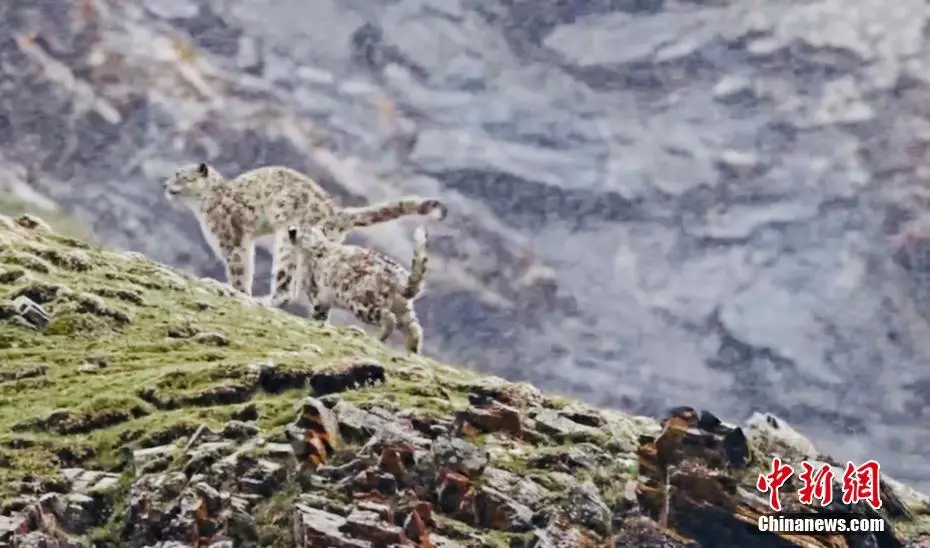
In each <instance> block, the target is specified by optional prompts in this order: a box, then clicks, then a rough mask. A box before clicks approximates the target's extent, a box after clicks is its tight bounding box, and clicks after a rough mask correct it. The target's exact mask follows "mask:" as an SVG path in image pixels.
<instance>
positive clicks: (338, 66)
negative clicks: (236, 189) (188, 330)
mask: <svg viewBox="0 0 930 548" xmlns="http://www.w3.org/2000/svg"><path fill="white" fill-rule="evenodd" d="M928 13H930V7H928V5H927V4H926V3H925V2H923V1H922V0H899V1H896V2H891V3H889V2H878V1H877V0H845V1H842V2H841V1H839V0H821V1H818V0H775V1H772V0H768V1H764V2H763V1H761V0H735V1H732V2H729V1H726V0H704V1H702V0H692V1H687V0H680V1H672V0H665V1H663V0H588V1H585V2H581V1H572V0H559V1H543V0H538V1H533V2H531V1H528V0H481V1H478V0H381V1H371V0H365V1H360V0H339V1H337V0H314V1H313V2H306V1H303V0H275V1H274V2H268V1H266V0H146V1H139V2H123V1H117V0H68V1H65V0H7V1H5V2H3V3H2V4H0V196H2V198H0V210H3V211H0V212H10V211H21V210H23V209H28V210H30V211H37V212H42V213H43V214H44V215H50V216H51V217H53V221H54V222H55V223H57V225H58V226H59V227H63V229H64V230H67V231H69V232H86V233H88V234H93V236H94V238H96V240H97V241H99V242H101V243H104V244H107V245H111V246H115V247H119V248H123V249H131V250H136V251H140V252H143V253H145V254H147V255H149V256H150V257H152V258H153V259H156V260H158V261H162V262H166V263H169V264H172V265H177V266H181V267H184V268H186V269H188V270H190V271H194V272H197V273H199V274H201V275H204V276H212V277H216V278H219V279H222V277H223V275H222V271H223V269H222V266H221V264H220V263H219V261H218V260H217V259H216V258H214V257H212V256H211V254H210V252H209V251H208V248H207V246H206V244H205V242H204V241H203V238H202V237H201V235H200V232H199V229H198V227H197V225H196V222H195V221H194V218H193V217H192V216H191V215H190V214H189V213H187V212H186V211H184V210H182V209H179V208H177V207H173V206H171V205H170V204H169V203H167V202H166V201H165V200H164V198H163V197H162V193H161V183H162V181H163V179H164V178H165V177H166V176H167V175H168V174H169V173H170V172H171V171H172V170H173V169H175V168H176V167H177V166H178V164H180V163H187V162H191V161H207V162H209V163H211V164H212V165H214V166H215V167H216V168H218V169H219V170H220V171H222V172H223V173H224V174H226V175H228V176H234V175H237V174H238V173H240V172H242V171H245V170H248V169H251V168H254V167H257V166H260V165H269V164H283V165H287V166H290V167H293V168H295V169H298V170H301V171H304V172H306V173H309V174H311V175H312V176H314V177H316V178H317V179H318V180H319V181H320V182H321V183H322V184H323V185H324V186H325V187H326V188H327V189H329V190H330V191H331V192H333V193H334V194H335V195H337V196H338V197H339V198H340V200H341V201H342V202H343V203H344V204H347V205H356V204H362V203H366V202H375V201H381V200H387V199H391V198H396V197H400V196H402V195H404V194H420V195H434V196H441V197H442V198H443V199H444V200H446V201H447V203H448V204H449V206H450V209H451V215H450V218H449V219H448V221H447V222H446V223H443V224H442V225H436V224H434V225H433V226H432V227H431V230H432V233H433V234H432V242H431V248H432V250H433V253H434V258H435V260H434V262H433V263H432V265H433V270H432V273H431V278H430V280H431V281H430V284H431V285H430V289H429V292H428V295H427V296H426V297H424V298H423V299H422V300H421V301H420V302H419V303H418V309H419V310H420V311H421V315H422V317H423V320H424V324H425V329H426V331H427V337H428V345H427V352H428V353H429V354H432V355H434V356H437V357H441V358H443V359H445V360H448V361H451V362H452V363H461V364H466V365H469V366H472V367H474V368H476V369H480V370H484V371H489V372H493V373H496V374H499V375H501V376H504V377H507V378H509V379H512V380H527V381H531V382H533V383H535V384H537V385H539V386H540V387H541V388H544V389H546V390H554V391H559V392H563V393H566V394H572V395H575V396H579V397H581V398H583V399H585V400H587V401H589V402H591V403H594V404H599V405H608V406H614V407H617V408H621V409H625V410H629V411H633V412H638V413H643V414H662V412H663V411H664V410H665V409H666V408H667V407H669V406H671V405H676V404H687V405H694V406H703V407H707V408H709V409H711V410H713V411H714V412H715V413H717V414H719V415H720V416H722V417H724V418H726V419H729V420H733V421H736V420H741V419H743V418H745V417H746V416H747V415H749V414H750V413H751V412H752V411H754V410H767V411H772V412H774V413H776V414H779V415H781V416H782V417H783V418H785V419H787V420H788V421H789V422H791V423H793V424H795V425H797V426H799V427H800V429H801V430H802V431H804V432H805V433H806V434H808V435H809V436H811V437H812V438H813V439H815V440H817V441H818V442H819V444H820V447H821V449H823V450H825V451H829V452H832V453H833V454H835V455H836V456H837V457H839V458H848V459H851V460H855V461H863V460H866V459H871V458H876V459H878V460H879V461H880V462H881V463H882V464H883V465H884V467H883V468H884V470H885V471H886V472H889V473H892V474H893V475H895V476H896V477H897V478H898V479H901V480H905V481H907V482H909V483H912V484H914V485H915V486H919V487H922V488H924V489H927V488H930V462H928V461H927V459H926V457H925V450H924V448H925V447H926V445H927V444H928V442H930V430H928V429H927V424H928V419H930V417H928V415H930V407H928V404H930V330H928V323H927V322H928V318H930V314H928V312H930V299H928V296H930V291H928V290H930V275H928V274H930V268H928V263H930V261H928V260H927V258H928V257H930V255H928V249H927V248H926V247H925V246H923V245H921V244H920V242H919V241H918V240H914V241H915V242H916V245H913V246H910V247H908V248H907V249H905V250H897V248H896V247H895V246H893V245H892V243H890V241H889V236H891V235H893V234H896V233H898V232H900V231H901V230H902V227H905V228H906V223H909V222H910V223H916V225H915V226H918V227H919V226H921V223H922V222H923V221H924V218H923V217H921V215H920V211H921V209H922V208H923V207H924V206H925V205H926V204H927V202H928V200H926V197H927V196H928V195H930V193H928V192H927V191H928V190H930V189H928V188H927V186H926V181H927V179H928V174H930V171H928V169H927V167H925V165H926V164H927V162H925V157H926V156H927V154H928V151H930V148H928V146H927V145H928V143H930V120H928V115H930V47H928V46H930V42H928V38H927V20H928ZM416 222H418V221H417V220H416V219H410V220H405V221H403V222H396V223H390V224H386V225H381V226H378V227H373V228H371V229H366V230H365V231H361V232H360V235H359V238H358V239H359V241H363V242H365V243H366V245H372V246H375V247H378V248H380V249H383V250H385V251H387V252H390V253H393V254H396V255H397V256H398V257H401V258H404V260H406V257H407V256H408V255H409V253H410V236H409V234H410V231H411V226H412V224H414V223H416ZM928 226H930V225H928ZM927 232H928V233H930V230H928V231H927ZM259 259H260V261H259V265H258V273H259V278H258V281H257V285H256V291H255V292H256V294H259V295H260V294H264V293H266V292H267V288H268V286H269V284H270V280H269V268H270V264H269V260H268V254H267V253H261V254H260V255H259Z"/></svg>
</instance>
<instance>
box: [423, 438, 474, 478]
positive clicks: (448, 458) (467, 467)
mask: <svg viewBox="0 0 930 548" xmlns="http://www.w3.org/2000/svg"><path fill="white" fill-rule="evenodd" d="M432 452H433V458H434V459H435V461H436V464H437V466H439V467H440V468H446V467H448V468H450V469H452V470H454V471H456V472H460V473H462V474H465V475H466V476H468V477H476V476H479V475H481V474H482V473H483V472H484V468H485V466H487V465H488V455H487V452H486V451H482V450H481V449H479V448H477V447H475V446H474V445H472V444H470V443H468V442H467V441H465V440H463V439H459V438H439V439H437V440H436V441H435V442H433V447H432Z"/></svg>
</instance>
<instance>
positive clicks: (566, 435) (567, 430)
mask: <svg viewBox="0 0 930 548" xmlns="http://www.w3.org/2000/svg"><path fill="white" fill-rule="evenodd" d="M533 419H534V421H535V423H536V428H538V429H539V431H540V432H542V433H543V434H547V435H549V436H552V438H553V439H555V440H556V442H558V443H565V442H584V441H593V440H595V439H597V430H596V429H594V428H592V427H590V426H585V425H583V424H579V423H577V422H575V421H572V420H570V419H567V418H565V417H563V416H562V415H560V414H559V413H557V412H556V411H552V410H551V409H541V410H539V412H538V413H537V414H536V415H535V416H534V417H533Z"/></svg>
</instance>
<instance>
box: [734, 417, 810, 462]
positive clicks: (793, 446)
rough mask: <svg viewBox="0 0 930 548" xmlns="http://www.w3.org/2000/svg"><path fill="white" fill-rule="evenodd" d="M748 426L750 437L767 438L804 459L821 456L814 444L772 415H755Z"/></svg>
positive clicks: (749, 420) (748, 421) (748, 422)
mask: <svg viewBox="0 0 930 548" xmlns="http://www.w3.org/2000/svg"><path fill="white" fill-rule="evenodd" d="M746 426H747V428H748V429H749V432H750V436H764V437H767V438H769V439H771V440H773V441H775V442H777V443H780V444H782V445H784V446H785V447H786V448H787V449H790V450H792V451H794V452H796V453H798V454H799V455H800V456H801V457H802V458H816V457H817V455H819V452H818V451H817V448H816V447H814V444H812V443H811V442H810V441H809V440H808V439H807V438H805V437H804V436H803V435H801V434H800V433H799V432H798V431H797V430H795V429H794V428H792V427H791V425H790V424H788V423H787V422H785V421H784V420H782V419H780V418H778V417H777V416H775V415H773V414H772V413H753V415H752V416H751V417H749V419H748V420H747V421H746Z"/></svg>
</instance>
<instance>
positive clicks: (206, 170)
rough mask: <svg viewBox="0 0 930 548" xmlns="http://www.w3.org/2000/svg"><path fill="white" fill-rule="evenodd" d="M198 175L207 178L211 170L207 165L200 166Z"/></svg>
mask: <svg viewBox="0 0 930 548" xmlns="http://www.w3.org/2000/svg"><path fill="white" fill-rule="evenodd" d="M197 173H199V174H200V176H201V177H206V176H207V175H209V173H210V168H209V167H207V164H200V165H199V166H197Z"/></svg>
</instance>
